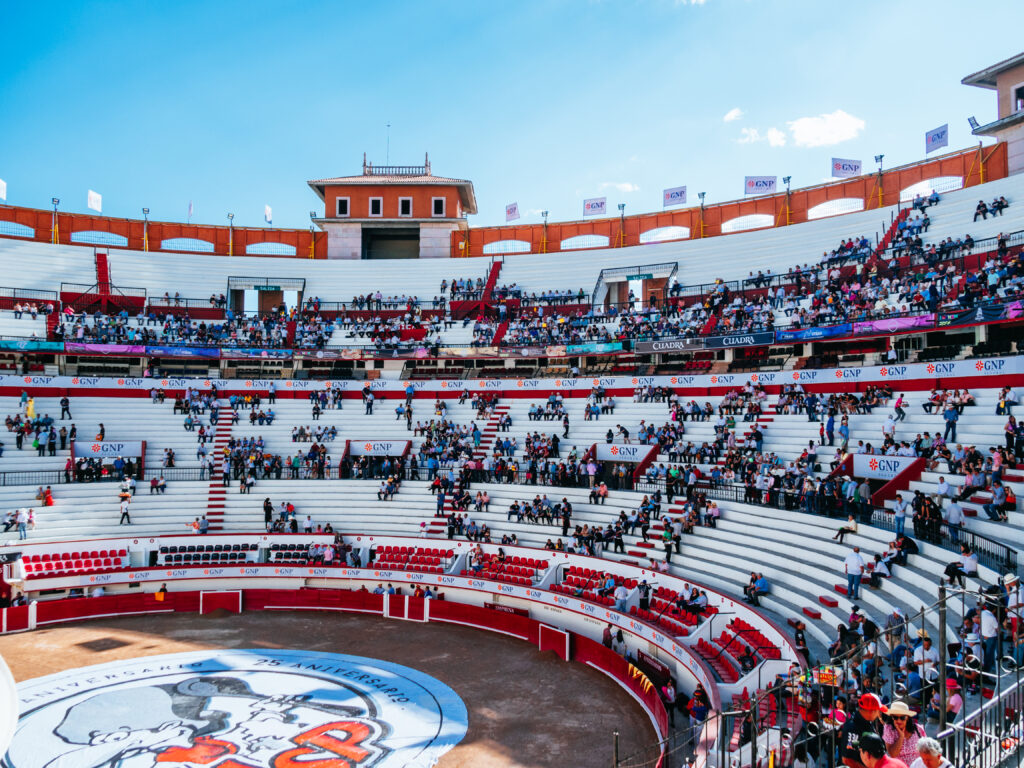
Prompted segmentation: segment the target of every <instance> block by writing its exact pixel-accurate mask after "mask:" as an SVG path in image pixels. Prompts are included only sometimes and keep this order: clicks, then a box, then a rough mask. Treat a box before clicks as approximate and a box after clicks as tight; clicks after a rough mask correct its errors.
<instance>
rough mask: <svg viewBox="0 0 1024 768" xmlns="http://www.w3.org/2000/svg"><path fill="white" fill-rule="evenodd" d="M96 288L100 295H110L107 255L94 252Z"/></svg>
mask: <svg viewBox="0 0 1024 768" xmlns="http://www.w3.org/2000/svg"><path fill="white" fill-rule="evenodd" d="M96 288H97V290H98V291H99V292H100V294H108V293H110V264H109V263H108V262H107V254H105V253H100V252H99V251H97V252H96Z"/></svg>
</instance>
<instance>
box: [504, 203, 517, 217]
mask: <svg viewBox="0 0 1024 768" xmlns="http://www.w3.org/2000/svg"><path fill="white" fill-rule="evenodd" d="M518 218H519V203H509V204H508V205H506V206H505V221H515V220H516V219H518Z"/></svg>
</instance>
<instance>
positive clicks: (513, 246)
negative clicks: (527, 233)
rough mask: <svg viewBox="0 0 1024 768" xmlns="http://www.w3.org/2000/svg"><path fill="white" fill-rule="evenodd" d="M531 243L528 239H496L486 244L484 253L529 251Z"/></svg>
mask: <svg viewBox="0 0 1024 768" xmlns="http://www.w3.org/2000/svg"><path fill="white" fill-rule="evenodd" d="M529 252H530V243H529V242H527V241H526V240H496V241H495V242H493V243H488V244H487V245H485V246H484V253H486V254H490V253H529Z"/></svg>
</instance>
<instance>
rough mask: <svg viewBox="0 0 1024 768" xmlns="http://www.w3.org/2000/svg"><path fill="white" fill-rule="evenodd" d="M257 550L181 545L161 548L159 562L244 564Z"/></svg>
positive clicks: (250, 546) (242, 546)
mask: <svg viewBox="0 0 1024 768" xmlns="http://www.w3.org/2000/svg"><path fill="white" fill-rule="evenodd" d="M275 546H282V545H275ZM295 546H300V545H295ZM256 550H257V546H256V544H181V545H177V546H169V547H160V555H159V557H158V560H157V561H158V562H162V563H163V564H164V565H207V564H214V563H216V564H224V563H242V562H245V561H247V560H249V559H250V558H249V553H250V552H252V553H254V555H255V552H256Z"/></svg>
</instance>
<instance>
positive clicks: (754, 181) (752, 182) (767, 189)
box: [743, 176, 779, 195]
mask: <svg viewBox="0 0 1024 768" xmlns="http://www.w3.org/2000/svg"><path fill="white" fill-rule="evenodd" d="M778 181H779V177H778V176H745V177H744V178H743V194H744V195H767V194H771V193H772V192H774V191H775V186H776V184H777V183H778Z"/></svg>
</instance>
